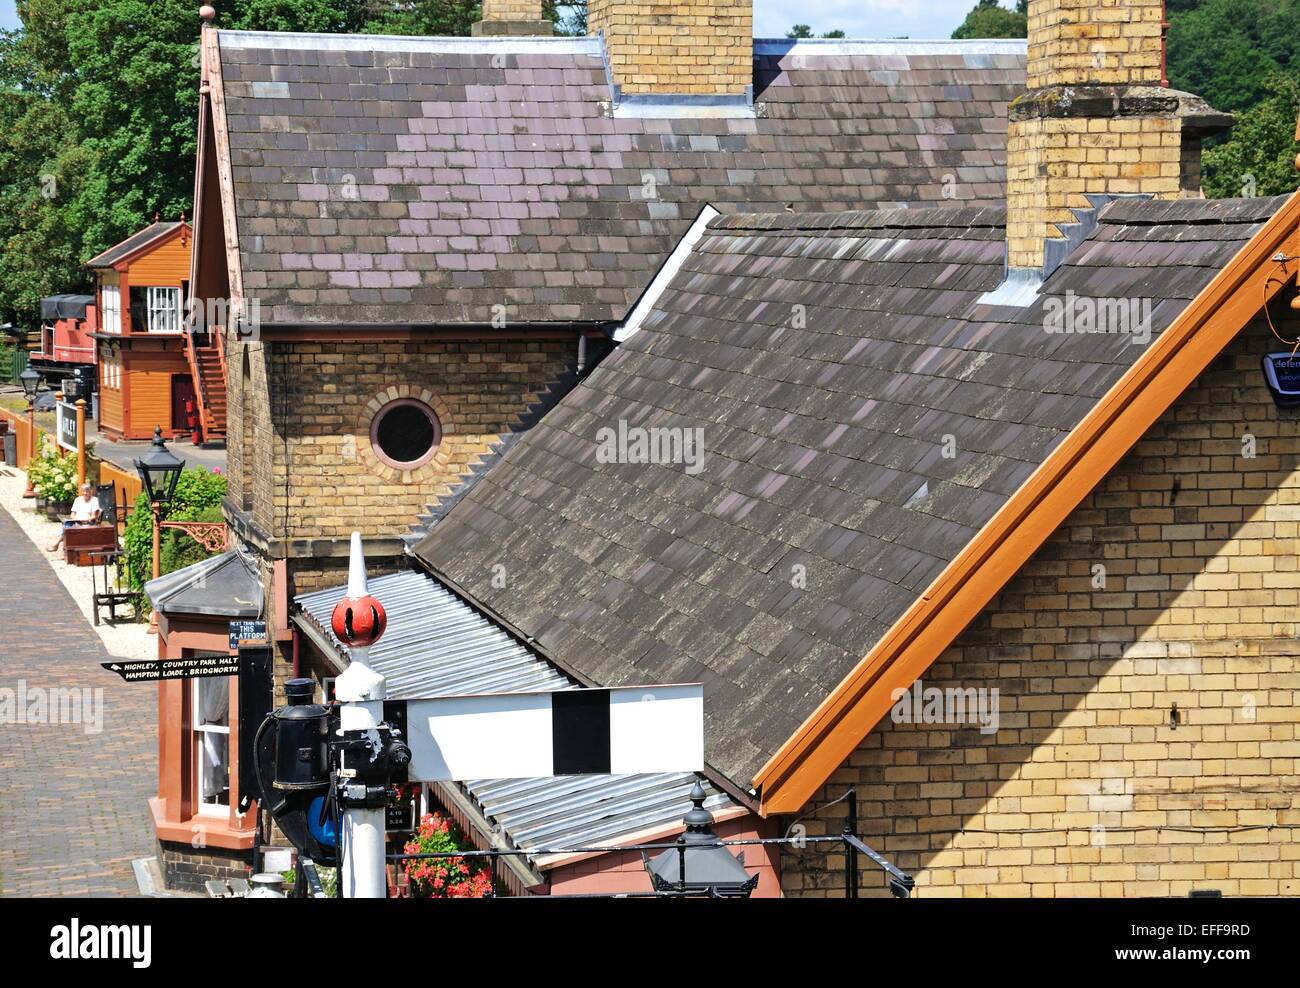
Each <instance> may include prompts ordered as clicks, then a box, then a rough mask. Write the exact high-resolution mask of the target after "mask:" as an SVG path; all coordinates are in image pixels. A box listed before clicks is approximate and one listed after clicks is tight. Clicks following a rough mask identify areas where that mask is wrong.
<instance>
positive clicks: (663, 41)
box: [587, 0, 754, 95]
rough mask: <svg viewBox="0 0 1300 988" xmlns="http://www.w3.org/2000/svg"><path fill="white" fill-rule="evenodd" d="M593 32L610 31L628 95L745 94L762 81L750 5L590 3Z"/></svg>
mask: <svg viewBox="0 0 1300 988" xmlns="http://www.w3.org/2000/svg"><path fill="white" fill-rule="evenodd" d="M587 30H588V32H589V33H590V34H593V35H594V34H596V33H597V32H598V31H604V33H605V43H606V46H607V48H608V51H609V60H610V65H611V68H612V69H613V73H614V81H615V82H617V83H618V84H619V85H620V86H621V87H622V90H623V92H625V93H630V94H631V93H658V94H674V95H698V94H706V95H739V94H742V93H744V91H745V87H746V86H749V85H751V84H752V83H753V81H754V43H753V37H754V14H753V5H752V3H751V2H749V0H689V2H672V0H636V2H628V0H590V2H589V3H588V5H587Z"/></svg>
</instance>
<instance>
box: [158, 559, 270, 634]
mask: <svg viewBox="0 0 1300 988" xmlns="http://www.w3.org/2000/svg"><path fill="white" fill-rule="evenodd" d="M144 593H145V596H146V597H148V598H149V603H150V604H152V605H153V607H154V610H156V611H157V612H158V613H159V614H167V615H173V614H202V615H207V616H209V617H229V618H256V617H261V616H262V581H261V580H260V579H258V576H257V565H256V563H254V562H253V560H252V559H251V558H250V557H249V556H248V554H247V552H245V551H244V550H242V549H229V550H227V551H226V552H222V553H218V554H217V555H215V556H209V557H208V558H207V559H201V560H199V562H197V563H193V564H191V565H189V566H186V567H184V568H183V569H178V570H175V571H173V572H171V573H165V574H164V575H162V576H160V577H158V578H157V579H153V580H150V581H149V582H148V583H146V584H145V585H144Z"/></svg>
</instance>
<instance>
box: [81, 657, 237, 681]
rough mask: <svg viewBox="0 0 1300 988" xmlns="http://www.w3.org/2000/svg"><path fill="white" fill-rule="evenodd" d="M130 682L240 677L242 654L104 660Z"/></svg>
mask: <svg viewBox="0 0 1300 988" xmlns="http://www.w3.org/2000/svg"><path fill="white" fill-rule="evenodd" d="M100 665H101V666H103V667H104V668H105V669H107V670H108V671H109V672H115V673H117V674H118V675H119V676H121V677H122V678H123V679H124V680H126V681H127V682H128V683H156V682H158V681H159V680H163V679H200V678H203V677H206V676H238V675H239V656H238V655H195V656H191V657H189V658H185V659H146V660H144V661H143V662H101V663H100Z"/></svg>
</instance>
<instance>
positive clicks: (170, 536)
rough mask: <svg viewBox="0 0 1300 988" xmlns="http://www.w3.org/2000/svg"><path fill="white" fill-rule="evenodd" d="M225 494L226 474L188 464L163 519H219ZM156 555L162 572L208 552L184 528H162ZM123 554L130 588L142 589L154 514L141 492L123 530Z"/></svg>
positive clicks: (147, 575)
mask: <svg viewBox="0 0 1300 988" xmlns="http://www.w3.org/2000/svg"><path fill="white" fill-rule="evenodd" d="M225 496H226V477H225V475H224V474H220V473H209V472H208V471H207V470H201V469H198V468H190V469H188V470H183V471H181V475H180V477H179V478H178V479H177V481H176V494H175V496H174V497H173V499H172V503H171V504H170V505H168V507H167V509H166V510H165V511H164V512H163V515H162V520H163V521H221V520H222V518H221V500H222V498H224V497H225ZM160 542H161V551H160V552H159V555H158V559H159V563H160V565H161V569H162V572H163V573H164V574H166V573H170V572H172V571H173V570H177V569H180V568H181V567H182V566H188V565H189V564H190V563H195V562H198V561H199V560H200V559H204V558H206V557H207V556H208V555H209V553H208V552H207V551H206V550H204V549H203V547H202V546H200V545H199V544H198V543H197V542H195V541H194V540H193V539H191V538H190V537H189V536H188V535H185V534H184V533H183V532H179V531H175V530H164V531H163V534H162V537H161V539H160ZM122 549H123V552H124V554H125V557H126V578H127V583H128V585H129V586H130V588H131V589H132V590H142V589H143V588H144V585H145V582H146V581H147V580H148V579H149V578H150V576H151V575H152V573H153V518H152V515H151V513H150V511H149V498H148V495H146V494H141V495H140V496H139V497H138V498H136V501H135V506H134V507H133V508H132V510H131V515H130V517H129V518H128V519H127V522H126V529H125V530H124V531H123V533H122Z"/></svg>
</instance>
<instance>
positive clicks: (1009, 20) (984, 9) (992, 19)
mask: <svg viewBox="0 0 1300 988" xmlns="http://www.w3.org/2000/svg"><path fill="white" fill-rule="evenodd" d="M1027 12H1028V0H1021V2H1020V3H1018V4H1017V5H1016V9H1015V10H1009V9H1007V8H1006V7H1003V6H1002V5H1001V4H999V3H998V0H979V3H977V4H976V5H975V9H974V10H972V11H971V12H970V13H969V14H967V15H966V19H965V20H964V21H962V23H961V26H960V27H958V28H957V30H955V31H953V32H952V36H953V37H954V38H957V39H962V40H966V39H971V38H1023V37H1025V36H1026V35H1028V33H1029V17H1028V13H1027Z"/></svg>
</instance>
